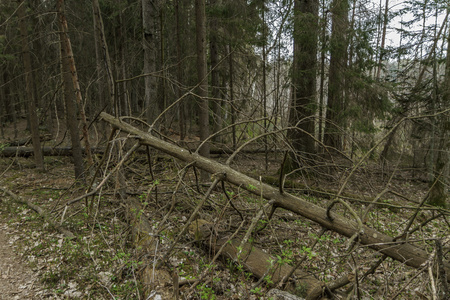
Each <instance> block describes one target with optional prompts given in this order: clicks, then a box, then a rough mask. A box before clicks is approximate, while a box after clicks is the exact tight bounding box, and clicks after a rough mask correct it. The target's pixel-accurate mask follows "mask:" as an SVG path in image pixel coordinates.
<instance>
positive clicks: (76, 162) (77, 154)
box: [58, 1, 84, 180]
mask: <svg viewBox="0 0 450 300" xmlns="http://www.w3.org/2000/svg"><path fill="white" fill-rule="evenodd" d="M58 4H60V5H63V3H60V2H59V1H58ZM58 9H59V10H60V11H63V9H64V7H61V6H59V7H58ZM59 29H60V31H59V36H60V44H61V48H60V51H61V77H62V82H63V93H64V103H65V105H66V123H67V129H68V130H69V135H70V141H71V145H72V149H73V150H72V157H73V166H74V171H75V179H78V180H84V166H83V153H82V150H81V142H80V131H79V128H78V125H79V122H78V120H77V104H76V99H75V90H74V85H73V82H72V75H71V74H70V67H69V64H70V62H69V54H68V53H67V49H66V47H65V46H64V39H65V36H64V28H63V25H62V22H60V23H59Z"/></svg>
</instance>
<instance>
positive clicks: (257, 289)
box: [250, 286, 263, 296]
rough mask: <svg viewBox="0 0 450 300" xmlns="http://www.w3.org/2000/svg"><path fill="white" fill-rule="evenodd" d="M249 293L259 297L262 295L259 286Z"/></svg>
mask: <svg viewBox="0 0 450 300" xmlns="http://www.w3.org/2000/svg"><path fill="white" fill-rule="evenodd" d="M250 292H251V293H253V294H255V295H259V296H262V294H263V293H262V287H260V286H258V287H255V288H254V289H251V290H250Z"/></svg>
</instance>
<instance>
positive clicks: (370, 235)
mask: <svg viewBox="0 0 450 300" xmlns="http://www.w3.org/2000/svg"><path fill="white" fill-rule="evenodd" d="M100 116H101V118H102V119H103V120H104V121H106V122H108V123H110V124H111V125H112V126H114V127H116V128H117V129H120V130H123V131H125V132H127V133H130V134H132V135H135V136H136V138H138V139H139V140H140V142H141V143H142V144H144V145H148V146H151V147H153V148H155V149H157V150H160V151H162V152H165V153H167V154H169V155H171V156H173V157H175V158H178V159H180V160H183V161H185V162H188V163H194V164H195V166H196V167H198V168H200V169H202V170H205V171H207V172H210V173H213V174H214V173H221V174H224V178H225V180H226V181H228V182H230V183H232V184H235V185H238V186H240V187H241V188H243V189H246V190H247V191H249V192H250V193H253V194H255V195H257V196H258V197H260V196H262V197H264V198H265V199H268V200H273V201H274V206H275V207H280V208H284V209H287V210H290V211H292V212H295V213H297V214H299V215H301V216H303V217H305V218H307V219H309V220H311V221H314V222H316V223H318V224H320V225H321V226H323V227H325V228H327V229H329V230H332V231H335V232H337V233H340V234H342V235H344V236H346V237H352V236H354V235H355V234H357V233H358V232H359V228H358V224H357V223H356V222H355V221H353V220H349V219H347V218H344V217H342V216H340V215H338V214H336V213H333V212H332V213H331V216H332V221H331V220H330V219H328V218H327V214H326V209H324V208H321V207H319V206H317V205H314V204H312V203H310V202H308V201H305V200H303V199H301V198H299V197H296V196H293V195H290V194H287V193H283V194H281V193H280V192H279V190H278V189H276V188H274V187H272V186H269V185H267V184H264V183H261V182H259V181H258V180H255V179H253V178H251V177H249V176H247V175H244V174H242V173H240V172H238V171H236V170H234V169H232V168H231V167H229V166H226V165H223V164H220V163H218V162H215V161H213V160H211V159H207V158H204V157H202V156H200V155H198V154H196V153H190V152H189V151H188V150H185V149H182V148H180V147H178V146H175V145H172V144H170V143H168V142H165V141H162V140H160V139H158V138H156V137H154V136H152V135H151V134H149V133H146V132H143V131H141V130H139V129H137V128H135V127H133V126H131V125H129V124H127V123H124V122H122V121H120V120H119V119H115V118H114V117H113V116H111V115H109V114H107V113H104V112H103V113H101V114H100ZM359 242H360V243H361V244H363V245H367V246H369V247H370V248H372V249H374V250H376V251H379V252H381V253H384V254H386V255H387V256H389V257H391V258H393V259H395V260H397V261H400V262H402V263H405V264H406V265H408V266H411V267H414V268H420V267H421V266H422V265H423V264H425V263H427V262H428V259H429V255H428V253H427V252H426V251H425V250H424V249H422V248H419V247H417V246H415V245H412V244H410V243H408V242H406V241H395V240H394V238H392V237H390V236H388V235H386V234H383V233H381V232H378V231H376V230H374V229H372V228H370V227H368V226H365V225H363V227H362V228H361V231H360V232H359ZM444 267H445V270H446V274H447V281H448V282H450V264H449V263H448V262H445V263H444Z"/></svg>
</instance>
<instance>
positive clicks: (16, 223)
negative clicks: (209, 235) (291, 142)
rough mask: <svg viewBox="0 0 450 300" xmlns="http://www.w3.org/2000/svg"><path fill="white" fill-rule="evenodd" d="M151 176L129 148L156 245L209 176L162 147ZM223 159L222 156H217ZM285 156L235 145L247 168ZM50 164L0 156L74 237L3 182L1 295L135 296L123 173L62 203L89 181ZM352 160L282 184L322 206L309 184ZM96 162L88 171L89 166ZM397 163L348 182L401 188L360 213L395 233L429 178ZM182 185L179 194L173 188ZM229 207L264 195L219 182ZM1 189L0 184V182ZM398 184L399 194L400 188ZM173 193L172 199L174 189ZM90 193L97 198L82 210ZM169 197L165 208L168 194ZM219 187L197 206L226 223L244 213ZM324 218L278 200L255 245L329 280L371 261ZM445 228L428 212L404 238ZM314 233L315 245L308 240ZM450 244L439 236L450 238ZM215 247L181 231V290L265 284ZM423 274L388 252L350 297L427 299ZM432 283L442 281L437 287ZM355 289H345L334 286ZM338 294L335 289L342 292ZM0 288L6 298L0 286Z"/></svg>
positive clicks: (255, 206)
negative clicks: (325, 226) (199, 176)
mask: <svg viewBox="0 0 450 300" xmlns="http://www.w3.org/2000/svg"><path fill="white" fill-rule="evenodd" d="M151 159H152V162H153V164H152V171H153V178H152V176H151V175H150V174H149V170H148V164H147V157H146V155H145V153H144V154H138V153H136V155H134V156H133V157H132V159H130V160H129V161H128V162H127V164H126V165H125V170H126V172H125V180H126V188H127V195H128V197H134V198H136V199H139V201H140V202H141V203H142V205H143V215H145V216H146V217H147V219H149V220H150V221H151V223H152V224H154V226H155V228H157V227H158V226H160V224H162V222H163V220H164V219H165V218H166V217H167V218H166V219H165V222H166V223H165V224H164V226H163V228H162V230H159V231H158V234H159V242H160V244H159V248H158V249H157V251H160V252H161V253H162V254H163V253H164V251H165V250H166V249H167V247H168V245H170V244H171V242H172V241H173V240H174V238H175V237H176V235H177V233H178V232H179V231H180V230H181V228H182V226H183V224H184V222H185V221H186V220H187V219H188V218H189V217H190V214H191V213H192V211H193V209H194V208H195V206H196V204H197V203H198V201H199V199H200V198H201V197H202V195H203V192H204V190H206V189H207V186H197V185H196V182H195V174H194V172H193V171H189V172H187V173H186V175H185V176H184V177H182V176H181V175H180V174H181V170H182V168H183V167H184V164H183V163H181V162H179V161H177V160H174V159H173V158H171V157H168V156H166V155H164V154H163V153H156V152H152V155H151ZM214 159H215V160H218V161H222V162H223V161H224V160H225V157H214ZM115 161H117V158H114V157H111V158H110V160H109V164H110V165H109V167H108V168H107V169H103V170H102V171H101V174H102V175H101V176H100V179H101V178H102V177H103V176H105V175H106V174H108V172H110V170H111V168H112V167H111V166H114V164H115V163H114V162H115ZM281 161H282V157H280V155H279V154H277V153H272V154H270V155H269V160H268V163H269V165H268V171H265V169H266V168H265V160H264V155H255V154H251V155H246V154H242V155H239V156H238V157H237V160H236V161H235V163H234V164H233V167H234V168H237V169H239V170H240V171H242V172H244V173H247V174H250V175H252V176H254V177H258V176H259V175H261V176H263V175H274V174H276V172H277V170H278V169H279V167H280V164H281ZM45 163H46V171H45V172H39V171H38V170H36V169H34V168H33V161H32V158H28V159H27V158H19V157H15V158H0V170H1V171H0V175H1V176H0V186H1V187H3V188H6V189H8V190H10V191H12V192H13V193H15V194H16V195H18V196H20V197H22V198H23V199H27V200H29V201H31V202H32V203H34V204H36V205H39V206H41V207H42V208H44V209H45V210H46V211H47V212H48V213H49V215H50V220H51V221H52V222H54V223H55V224H58V225H61V226H62V227H64V228H65V229H67V230H69V231H71V232H72V233H73V234H75V236H76V238H75V239H71V238H68V237H67V236H64V234H62V233H61V232H60V231H58V230H57V228H56V227H55V226H53V225H52V224H51V223H49V220H48V219H44V218H42V217H41V216H39V215H38V214H36V212H35V211H33V210H32V209H31V208H30V207H28V206H27V205H24V204H18V203H16V202H14V201H13V199H11V197H8V196H7V195H5V194H2V195H1V198H0V229H1V232H0V276H1V277H0V299H143V298H142V297H143V295H142V286H140V284H139V282H138V280H137V278H138V277H139V270H140V267H141V266H142V264H143V263H145V262H146V261H147V262H148V259H149V258H150V261H151V259H152V256H151V255H152V254H147V255H146V256H145V257H143V256H142V254H139V253H138V252H137V251H136V250H135V249H133V247H132V241H131V239H130V227H129V226H128V225H127V224H126V217H125V215H126V213H125V209H124V205H123V203H122V202H121V200H119V199H118V198H117V192H118V189H119V188H120V186H119V181H120V180H119V178H118V177H117V176H113V177H112V179H111V180H109V181H108V184H107V185H105V188H104V189H103V190H102V191H101V192H100V193H99V194H97V195H96V196H95V197H94V198H89V203H88V202H86V201H85V199H83V200H82V201H78V202H75V203H73V204H71V205H69V206H66V203H68V202H69V201H71V200H73V199H76V198H77V197H78V196H80V195H83V194H84V193H85V187H83V186H79V185H73V183H74V178H73V167H72V164H71V160H70V158H68V157H46V158H45ZM350 168H351V165H349V164H348V163H343V162H340V163H339V164H338V167H337V168H336V170H335V171H334V172H333V173H332V174H331V175H330V174H327V173H326V172H323V173H317V174H319V175H317V174H316V175H313V176H310V175H306V176H298V177H294V176H290V177H289V180H292V181H295V182H297V183H299V184H302V186H303V187H302V188H290V187H289V186H288V182H287V183H286V188H285V189H286V191H287V192H289V193H292V194H296V195H298V196H299V197H302V198H304V199H307V200H308V201H310V202H311V203H312V204H315V205H318V206H321V207H326V205H327V203H328V201H329V200H328V199H323V198H320V197H317V196H313V195H308V193H307V190H308V189H310V190H314V189H316V188H319V187H320V188H322V189H326V190H330V191H336V190H338V189H339V187H340V186H341V185H342V184H344V182H346V181H345V180H346V178H347V176H348V174H349V170H350ZM92 173H93V172H92V170H91V171H90V173H89V174H92ZM412 175H414V174H412V173H411V169H409V168H405V167H398V168H394V167H393V166H391V167H390V168H389V169H382V168H381V167H380V166H379V165H377V164H376V163H374V162H370V161H369V162H367V163H365V164H364V167H362V168H360V169H358V170H356V172H355V173H354V175H353V176H351V177H350V180H349V181H348V182H346V188H345V192H346V193H349V194H353V195H359V196H360V197H363V198H365V199H367V201H370V200H371V199H372V198H373V197H375V196H377V195H378V194H379V193H380V192H381V191H383V190H384V189H385V188H386V187H389V190H392V191H395V193H397V195H393V194H390V195H384V196H383V197H381V204H380V205H376V206H375V207H373V208H372V209H371V210H370V212H368V213H367V214H366V216H367V220H366V221H367V223H366V224H367V225H368V226H371V227H372V228H375V229H376V230H378V231H380V232H383V233H385V234H388V235H390V236H393V237H394V236H397V235H399V234H401V233H402V230H403V228H404V227H405V226H406V224H407V222H408V220H409V218H410V217H411V215H413V213H414V209H413V208H414V207H415V206H417V203H419V202H420V201H421V200H422V199H424V197H425V196H426V193H427V190H428V184H426V183H424V182H423V181H422V180H418V179H417V177H418V176H412ZM177 184H178V187H179V186H181V189H180V191H179V192H178V194H177V197H176V198H174V197H173V196H174V194H173V191H174V190H176V189H177ZM226 189H227V193H228V194H229V195H230V196H232V199H233V200H232V201H233V202H234V205H235V206H236V209H237V210H239V211H240V213H241V214H242V215H243V217H244V219H245V221H244V222H245V224H246V225H245V226H244V227H243V228H244V230H243V231H242V232H241V233H240V234H239V235H238V236H240V237H241V238H242V236H243V235H244V234H245V228H246V227H247V226H248V224H249V223H250V222H251V220H252V218H253V216H254V215H256V213H257V211H258V210H259V209H260V208H261V207H262V206H263V203H262V199H258V197H254V196H252V195H251V194H249V193H248V192H245V191H244V190H242V189H240V188H239V187H233V186H230V185H228V184H227V185H226ZM0 192H2V191H0ZM398 195H401V196H398ZM174 199H175V200H174ZM90 201H93V203H94V205H93V209H92V210H89V209H88V208H89V205H90V203H91V202H90ZM171 203H175V209H174V210H173V211H172V212H171V213H170V214H168V212H169V206H170V204H171ZM227 203H228V200H227V198H226V197H225V196H224V194H223V191H222V190H221V189H218V190H216V191H215V192H214V193H213V194H212V195H211V196H210V201H209V202H207V203H206V204H205V205H204V207H202V210H201V211H200V217H201V218H202V219H205V220H209V221H211V222H215V223H216V224H219V225H220V226H221V227H223V228H226V230H227V231H228V232H232V231H234V230H235V229H237V228H238V225H239V223H240V222H241V221H240V217H239V215H238V214H237V213H236V210H234V209H232V208H230V207H229V205H228V204H227ZM351 205H352V207H353V209H355V211H357V213H358V214H360V215H364V214H365V212H366V210H367V206H368V205H367V202H364V201H360V199H359V200H358V199H353V200H351ZM337 209H338V212H339V213H340V214H342V215H344V216H346V217H348V218H350V213H349V212H348V211H346V210H344V209H342V208H337ZM436 212H437V210H435V209H433V208H428V209H425V210H423V211H421V212H420V213H419V214H418V216H417V220H416V222H415V223H414V226H416V225H417V224H419V223H420V222H423V221H425V220H427V219H430V218H432V217H433V215H434V214H435V213H436ZM321 231H322V228H321V227H320V226H319V225H317V224H314V223H313V222H311V221H309V220H308V219H305V218H303V217H299V216H296V215H294V214H293V213H291V212H289V211H285V210H277V212H276V214H275V216H274V218H273V219H272V220H271V221H270V222H269V224H268V226H267V227H266V229H264V230H263V231H262V232H258V233H256V234H252V237H251V239H252V241H253V243H254V245H255V246H256V247H259V248H261V249H263V250H264V251H265V252H267V253H271V254H272V255H273V256H274V257H276V258H277V259H278V260H283V261H285V263H286V264H289V265H293V264H295V261H297V260H299V259H300V258H301V257H302V256H304V255H306V256H307V259H306V261H305V262H304V263H303V264H302V266H301V269H303V270H305V271H307V272H308V273H310V274H313V275H314V276H315V277H316V278H317V279H318V280H320V281H323V282H330V281H332V280H335V279H336V278H339V277H340V276H342V275H343V274H347V273H352V272H353V273H355V272H359V273H360V274H361V273H363V272H365V271H367V270H368V269H369V268H370V267H371V266H372V265H373V264H374V263H375V262H376V261H378V260H379V258H380V254H379V253H377V252H375V251H373V250H370V249H369V248H368V247H365V246H363V245H357V246H356V248H355V249H353V250H352V251H351V252H348V251H347V250H348V246H349V245H348V239H347V238H345V237H343V236H340V235H338V234H336V233H334V232H330V231H328V232H326V233H325V234H323V235H322V236H319V235H320V233H321ZM448 234H449V225H448V223H447V222H446V221H445V220H444V219H436V220H432V221H430V222H429V223H428V224H427V225H426V226H424V228H423V229H421V230H419V231H418V232H416V233H415V234H414V235H413V236H411V238H414V239H416V240H418V242H417V244H418V245H420V246H421V247H425V248H426V249H427V250H428V251H429V252H430V253H432V251H433V244H432V243H430V242H428V241H429V240H430V239H432V238H442V237H446V236H448ZM316 240H318V241H319V243H317V245H316V247H315V248H312V247H311V245H312V244H313V242H314V241H316ZM448 246H449V245H447V247H448ZM211 258H212V255H211V253H209V251H208V250H207V249H205V248H204V247H203V246H200V245H198V244H197V243H196V241H195V239H194V238H192V237H189V236H188V235H187V236H186V237H183V238H182V240H181V241H180V244H179V245H178V246H177V248H176V251H175V253H174V254H173V256H171V257H170V258H169V261H168V263H167V267H168V268H169V267H170V269H176V270H177V272H178V274H179V276H180V282H183V284H180V291H179V293H180V299H243V298H247V299H266V298H267V297H265V295H266V294H267V292H268V291H269V290H270V288H271V284H270V280H265V281H264V282H263V283H262V284H260V285H258V286H256V285H255V284H256V282H257V279H255V278H254V277H253V276H252V274H251V273H250V272H249V271H248V270H247V271H246V270H243V269H242V268H241V267H242V266H240V265H239V264H237V265H236V264H232V263H230V262H229V261H226V260H218V261H216V262H215V264H214V266H211V265H210V260H211ZM208 268H213V269H214V271H213V272H212V273H211V274H210V275H209V277H208V278H209V279H210V280H209V281H205V282H201V283H200V284H199V285H198V286H197V287H196V288H193V289H191V288H190V283H191V282H192V280H194V279H197V278H199V277H200V274H202V273H203V272H206V271H207V270H208ZM434 280H435V281H433V280H431V279H430V277H429V275H428V273H427V272H421V271H418V270H415V269H413V268H410V267H407V266H405V265H404V264H401V263H398V262H396V261H394V260H391V259H387V260H385V261H384V262H383V263H382V264H381V266H380V267H379V268H378V269H377V271H376V272H375V273H374V274H372V275H370V276H368V277H367V278H366V279H365V280H364V281H363V282H361V283H360V284H359V285H358V286H357V292H355V293H357V294H355V297H357V296H358V297H359V298H360V299H385V298H391V297H392V296H394V295H396V294H397V293H400V294H399V295H398V296H397V299H431V297H432V294H433V293H435V291H434V292H433V289H435V288H436V287H437V288H438V290H439V284H438V280H437V279H436V278H434ZM438 292H439V291H438ZM172 293H173V290H172V287H171V286H157V287H154V291H153V292H152V294H151V295H150V297H149V298H148V299H169V297H171V295H172ZM344 293H347V294H351V289H348V288H347V289H344V290H343V291H342V292H341V294H342V295H343V294H344ZM342 295H341V296H337V298H338V299H342V297H344V296H342ZM2 297H3V298H2Z"/></svg>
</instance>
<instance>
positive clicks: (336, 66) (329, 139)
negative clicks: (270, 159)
mask: <svg viewBox="0 0 450 300" xmlns="http://www.w3.org/2000/svg"><path fill="white" fill-rule="evenodd" d="M348 9H349V7H348V0H333V3H332V4H331V22H332V24H331V40H330V71H329V72H330V73H329V80H328V106H327V112H326V123H325V136H324V143H325V145H327V146H329V147H332V148H335V149H337V150H342V146H343V145H342V133H341V132H342V129H343V128H344V127H345V124H344V120H343V110H344V109H345V101H344V97H345V93H344V80H345V70H346V66H347V47H348V41H347V31H348Z"/></svg>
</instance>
